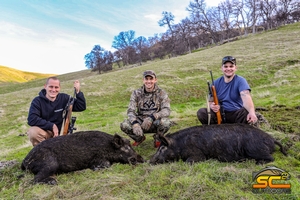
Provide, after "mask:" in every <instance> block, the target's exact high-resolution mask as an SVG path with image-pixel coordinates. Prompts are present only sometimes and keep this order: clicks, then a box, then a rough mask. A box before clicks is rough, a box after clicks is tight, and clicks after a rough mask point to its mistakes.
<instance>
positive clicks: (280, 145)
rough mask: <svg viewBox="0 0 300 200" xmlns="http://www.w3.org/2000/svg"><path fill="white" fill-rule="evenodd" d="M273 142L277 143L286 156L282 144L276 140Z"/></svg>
mask: <svg viewBox="0 0 300 200" xmlns="http://www.w3.org/2000/svg"><path fill="white" fill-rule="evenodd" d="M274 143H275V144H277V145H278V146H279V147H280V151H281V152H282V153H283V154H284V155H285V156H287V153H286V151H285V150H284V148H283V146H282V144H281V143H280V142H278V141H277V140H274Z"/></svg>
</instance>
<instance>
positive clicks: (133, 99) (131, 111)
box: [127, 91, 138, 124]
mask: <svg viewBox="0 0 300 200" xmlns="http://www.w3.org/2000/svg"><path fill="white" fill-rule="evenodd" d="M137 104H138V102H137V95H136V91H133V92H132V94H131V96H130V102H129V105H128V109H127V116H128V120H129V122H130V123H131V124H132V123H133V122H135V121H136V120H137V119H136V116H137V113H136V110H137Z"/></svg>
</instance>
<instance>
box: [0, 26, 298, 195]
mask: <svg viewBox="0 0 300 200" xmlns="http://www.w3.org/2000/svg"><path fill="white" fill-rule="evenodd" d="M226 55H233V56H235V57H236V58H237V65H238V71H237V74H239V75H241V76H244V77H246V78H247V80H248V81H249V84H250V86H251V89H252V96H253V99H254V103H255V105H256V107H257V108H262V109H261V112H262V113H263V115H264V116H265V117H266V118H267V120H268V121H269V123H270V127H268V126H262V129H264V130H265V131H267V132H269V133H270V134H272V135H273V136H274V137H275V138H276V139H278V140H279V141H281V142H282V143H283V144H284V146H285V147H287V148H288V154H289V156H288V157H284V156H283V155H282V154H281V153H280V152H279V151H277V150H276V152H275V153H274V158H275V161H274V162H272V163H269V164H268V165H275V166H277V167H279V168H282V169H284V170H286V171H288V172H289V173H290V175H291V179H290V180H288V182H289V183H291V184H292V193H291V194H290V195H285V194H261V195H257V194H253V193H252V191H251V185H252V182H253V181H252V172H257V171H259V170H261V169H262V168H264V167H265V166H266V165H256V164H255V162H254V161H246V162H241V163H220V162H217V161H215V160H208V161H205V162H201V163H195V164H194V165H192V166H190V165H187V164H185V163H183V162H176V163H170V164H164V165H157V166H151V165H149V164H148V163H144V164H141V165H138V166H128V165H113V166H112V167H111V168H109V169H104V170H100V171H97V172H94V171H91V170H82V171H79V172H74V173H69V174H62V175H58V176H57V179H58V183H59V185H58V186H53V187H49V186H46V185H31V184H30V181H31V180H32V178H33V175H32V174H29V173H26V174H25V177H24V178H22V179H18V178H17V177H19V176H20V175H22V174H23V172H22V171H20V169H19V165H16V166H14V167H11V168H8V169H6V170H3V171H1V175H2V179H1V180H2V181H1V182H0V188H2V189H1V194H0V199H1V198H3V199H60V198H65V199H299V194H300V184H299V182H300V170H299V166H300V154H299V152H300V130H299V127H300V124H299V115H300V109H299V108H300V102H299V99H300V94H299V88H300V79H299V77H300V71H299V67H300V62H299V61H300V23H296V24H292V25H288V26H283V27H280V28H279V29H277V30H273V31H268V32H265V33H261V34H256V35H249V36H248V37H242V38H240V39H239V40H237V41H234V42H231V43H227V44H224V45H221V46H215V47H212V48H207V49H205V50H202V51H199V52H196V53H193V54H189V55H185V56H180V57H176V58H171V59H167V60H161V61H153V62H149V63H146V64H144V65H142V66H139V67H134V68H127V69H126V68H124V69H119V70H115V71H112V72H109V73H105V74H101V75H99V74H95V73H92V72H90V71H89V70H84V71H81V72H76V73H70V74H64V75H60V76H59V78H60V79H61V85H62V91H63V92H65V93H68V94H72V90H73V89H72V87H73V81H74V80H75V79H79V80H80V81H81V85H82V91H83V92H84V94H85V96H86V99H87V110H86V111H84V112H82V113H74V116H77V121H76V124H75V126H76V127H77V129H78V130H101V131H104V132H108V133H111V134H114V133H116V132H117V133H119V134H121V135H122V136H124V137H127V136H126V135H125V134H123V133H121V131H120V128H119V125H120V122H122V121H123V119H124V118H125V117H126V109H127V105H128V103H129V98H130V94H131V92H132V90H133V89H136V88H138V87H140V86H141V85H142V72H143V71H145V70H147V69H153V70H154V71H156V73H157V76H158V84H159V85H160V86H161V87H162V88H164V89H165V90H166V91H167V92H168V93H169V96H170V99H171V109H172V113H171V119H172V120H173V121H175V122H176V123H177V125H175V126H173V127H172V128H171V130H170V132H175V131H177V130H179V129H182V128H186V127H190V126H194V125H200V123H199V121H198V120H197V118H196V111H197V110H198V109H199V108H200V107H205V106H206V105H205V104H206V102H205V95H206V94H207V82H206V81H207V80H210V74H209V71H210V70H212V71H213V75H214V77H215V78H216V77H218V76H220V75H221V71H220V65H221V59H222V57H224V56H226ZM43 84H44V80H43V79H41V80H35V81H30V82H27V83H22V84H14V85H12V86H7V88H6V87H2V88H1V92H0V138H1V140H0V141H1V142H0V149H1V153H0V160H13V159H15V160H16V161H17V162H21V161H22V159H23V158H24V157H25V156H26V154H27V153H28V152H29V150H30V149H31V148H32V147H31V145H30V143H29V141H28V138H27V137H20V136H18V135H19V134H24V133H25V132H26V130H27V128H28V125H27V124H26V118H27V114H28V108H29V106H30V102H31V100H32V99H33V97H35V96H36V95H37V94H38V92H39V91H40V90H41V89H42V87H43ZM146 137H147V139H146V141H145V142H143V143H142V144H141V145H140V146H139V147H137V148H136V151H137V152H139V153H140V154H141V155H142V156H143V157H144V158H145V159H147V160H148V159H149V158H150V156H151V155H152V154H153V153H154V152H155V151H156V149H154V148H153V140H152V137H151V135H147V136H146ZM49 188H51V189H50V190H49Z"/></svg>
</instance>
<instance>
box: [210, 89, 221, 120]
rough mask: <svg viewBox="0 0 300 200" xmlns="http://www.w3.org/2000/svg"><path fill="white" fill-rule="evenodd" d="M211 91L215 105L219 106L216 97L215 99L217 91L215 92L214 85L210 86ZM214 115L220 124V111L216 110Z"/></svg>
mask: <svg viewBox="0 0 300 200" xmlns="http://www.w3.org/2000/svg"><path fill="white" fill-rule="evenodd" d="M211 91H212V94H213V98H214V103H215V105H219V101H218V97H217V91H216V88H215V86H214V85H212V86H211ZM216 115H217V121H218V124H221V122H222V117H221V111H220V110H218V112H217V113H216Z"/></svg>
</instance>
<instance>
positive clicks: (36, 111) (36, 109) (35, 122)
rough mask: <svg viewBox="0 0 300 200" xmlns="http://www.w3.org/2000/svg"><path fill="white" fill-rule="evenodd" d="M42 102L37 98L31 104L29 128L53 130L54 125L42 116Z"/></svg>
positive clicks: (28, 119)
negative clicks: (36, 127)
mask: <svg viewBox="0 0 300 200" xmlns="http://www.w3.org/2000/svg"><path fill="white" fill-rule="evenodd" d="M40 104H41V102H39V100H38V99H37V98H36V99H34V100H33V101H32V102H31V105H30V108H29V113H28V118H27V123H28V125H29V126H38V127H40V128H41V129H44V130H52V129H53V123H52V122H50V121H47V120H45V119H43V118H42V116H41V107H40Z"/></svg>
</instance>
